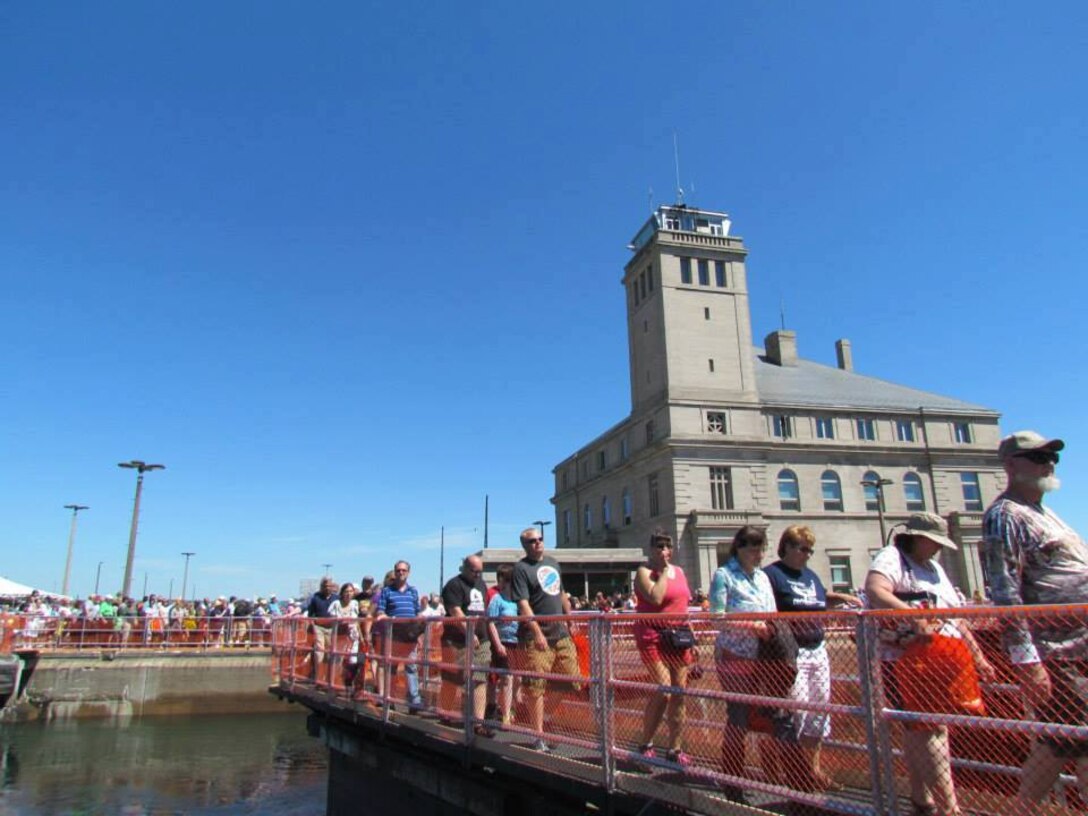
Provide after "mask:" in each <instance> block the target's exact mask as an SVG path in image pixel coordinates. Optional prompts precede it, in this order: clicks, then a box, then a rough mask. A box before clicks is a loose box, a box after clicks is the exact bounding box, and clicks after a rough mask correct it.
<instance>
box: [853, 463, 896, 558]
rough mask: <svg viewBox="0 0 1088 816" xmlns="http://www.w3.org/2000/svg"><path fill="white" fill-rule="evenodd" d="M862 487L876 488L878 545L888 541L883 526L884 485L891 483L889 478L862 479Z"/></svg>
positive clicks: (886, 532)
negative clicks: (878, 522) (878, 526)
mask: <svg viewBox="0 0 1088 816" xmlns="http://www.w3.org/2000/svg"><path fill="white" fill-rule="evenodd" d="M861 484H862V486H863V487H873V488H876V514H877V517H878V518H879V519H880V546H881V547H883V546H884V545H885V544H887V542H888V531H887V530H886V529H885V527H884V485H890V484H893V482H892V480H891V479H862V480H861Z"/></svg>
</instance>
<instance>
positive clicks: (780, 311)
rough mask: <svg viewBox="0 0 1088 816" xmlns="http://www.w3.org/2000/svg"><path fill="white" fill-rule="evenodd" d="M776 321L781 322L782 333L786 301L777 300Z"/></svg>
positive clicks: (784, 323) (784, 326)
mask: <svg viewBox="0 0 1088 816" xmlns="http://www.w3.org/2000/svg"><path fill="white" fill-rule="evenodd" d="M778 319H779V320H780V321H781V322H782V331H785V330H786V299H785V298H779V299H778Z"/></svg>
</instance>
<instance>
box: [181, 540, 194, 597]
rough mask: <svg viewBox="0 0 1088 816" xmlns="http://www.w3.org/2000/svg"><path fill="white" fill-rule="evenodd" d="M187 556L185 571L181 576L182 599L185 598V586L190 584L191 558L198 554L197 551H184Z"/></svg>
mask: <svg viewBox="0 0 1088 816" xmlns="http://www.w3.org/2000/svg"><path fill="white" fill-rule="evenodd" d="M182 555H184V556H185V572H184V573H182V577H181V599H182V600H183V601H184V600H185V588H186V587H187V586H188V585H189V559H190V558H192V557H193V556H194V555H196V553H195V552H183V553H182Z"/></svg>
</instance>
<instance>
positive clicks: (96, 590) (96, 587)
mask: <svg viewBox="0 0 1088 816" xmlns="http://www.w3.org/2000/svg"><path fill="white" fill-rule="evenodd" d="M105 563H106V562H105V561H99V562H98V570H97V571H96V572H95V574H94V594H95V595H97V594H98V579H99V578H101V577H102V565H103V564H105Z"/></svg>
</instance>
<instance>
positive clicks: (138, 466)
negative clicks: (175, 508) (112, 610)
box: [117, 459, 166, 597]
mask: <svg viewBox="0 0 1088 816" xmlns="http://www.w3.org/2000/svg"><path fill="white" fill-rule="evenodd" d="M117 467H122V468H129V469H131V470H135V471H136V499H135V501H133V503H132V527H131V528H129V531H128V556H127V557H126V558H125V580H124V583H123V584H122V586H121V594H122V595H124V596H125V597H131V590H132V562H133V561H135V560H136V529H137V527H138V526H139V524H140V493H141V492H142V491H143V488H144V474H145V473H147V472H148V471H149V470H165V469H166V465H149V464H147V462H141V461H140V460H139V459H133V460H132V461H131V462H119V463H118V464H117ZM145 583H146V582H145Z"/></svg>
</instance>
